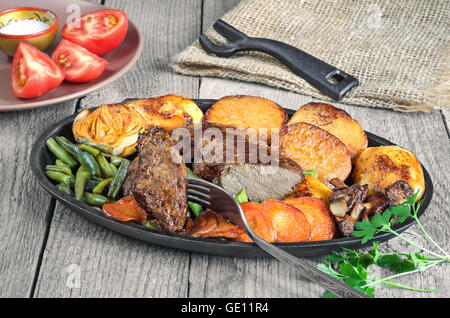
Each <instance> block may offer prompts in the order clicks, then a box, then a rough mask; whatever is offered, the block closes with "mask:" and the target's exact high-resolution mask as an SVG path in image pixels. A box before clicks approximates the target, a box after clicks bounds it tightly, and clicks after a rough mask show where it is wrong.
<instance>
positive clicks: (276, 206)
mask: <svg viewBox="0 0 450 318" xmlns="http://www.w3.org/2000/svg"><path fill="white" fill-rule="evenodd" d="M261 205H262V206H263V207H264V208H265V209H266V213H268V214H269V215H270V217H271V219H272V224H273V227H274V228H275V231H276V232H277V240H276V241H277V242H302V241H307V240H309V238H310V236H311V226H310V224H309V222H308V220H307V219H306V217H305V215H304V214H303V212H302V211H300V210H298V209H297V208H295V207H293V206H292V205H289V204H286V203H284V202H283V201H279V200H275V199H269V200H266V201H264V202H263V203H261Z"/></svg>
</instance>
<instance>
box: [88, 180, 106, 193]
mask: <svg viewBox="0 0 450 318" xmlns="http://www.w3.org/2000/svg"><path fill="white" fill-rule="evenodd" d="M102 181H103V180H101V181H100V180H94V179H89V180H88V181H87V182H86V185H85V186H84V190H85V191H92V190H94V188H95V187H96V186H98V184H99V183H100V182H102Z"/></svg>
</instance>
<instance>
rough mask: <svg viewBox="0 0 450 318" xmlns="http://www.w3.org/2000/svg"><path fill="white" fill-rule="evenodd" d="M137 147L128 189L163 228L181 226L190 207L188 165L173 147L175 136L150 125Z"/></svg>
mask: <svg viewBox="0 0 450 318" xmlns="http://www.w3.org/2000/svg"><path fill="white" fill-rule="evenodd" d="M138 151H139V159H138V160H136V159H135V161H134V162H133V165H132V166H133V167H132V170H131V172H130V175H129V176H128V177H127V187H126V189H125V191H127V192H131V194H132V195H133V196H134V197H135V199H136V201H137V202H138V204H139V205H140V206H141V207H142V208H143V209H144V210H145V211H146V212H147V213H149V214H150V216H149V217H151V218H155V219H156V220H157V221H158V224H159V225H160V226H161V227H162V229H164V230H167V231H170V232H175V231H178V230H181V229H182V228H183V226H184V223H185V221H186V210H187V198H186V181H185V176H186V166H185V164H184V162H182V160H181V157H180V156H179V154H178V153H177V152H175V151H174V143H173V141H172V139H171V138H170V136H169V134H168V133H167V132H166V131H164V130H163V129H160V128H148V129H147V131H146V132H144V133H141V134H139V137H138ZM128 183H129V184H128Z"/></svg>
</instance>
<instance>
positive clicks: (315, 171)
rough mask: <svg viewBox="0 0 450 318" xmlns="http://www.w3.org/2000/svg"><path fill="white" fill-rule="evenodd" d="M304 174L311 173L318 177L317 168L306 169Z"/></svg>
mask: <svg viewBox="0 0 450 318" xmlns="http://www.w3.org/2000/svg"><path fill="white" fill-rule="evenodd" d="M303 174H304V175H305V176H306V175H308V174H309V175H310V176H313V177H314V178H317V170H316V169H309V170H304V171H303Z"/></svg>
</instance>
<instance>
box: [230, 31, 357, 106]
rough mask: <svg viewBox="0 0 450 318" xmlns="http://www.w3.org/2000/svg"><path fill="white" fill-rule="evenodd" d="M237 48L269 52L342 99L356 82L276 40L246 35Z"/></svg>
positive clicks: (328, 94) (301, 75)
mask: <svg viewBox="0 0 450 318" xmlns="http://www.w3.org/2000/svg"><path fill="white" fill-rule="evenodd" d="M237 51H260V52H264V53H267V54H270V55H272V56H273V57H275V58H277V59H279V60H280V61H281V62H283V63H284V64H285V65H286V66H287V67H288V68H289V69H290V70H291V71H292V72H294V73H295V74H297V75H298V76H300V77H301V78H303V79H304V80H306V81H307V82H308V83H309V84H311V85H312V86H313V87H315V88H317V89H318V90H319V91H321V92H322V93H323V94H325V95H327V96H329V97H331V98H332V99H334V100H336V101H339V100H341V99H342V98H343V97H344V96H345V94H346V93H347V92H348V91H349V90H350V89H352V88H353V87H355V86H358V84H359V82H358V80H357V79H356V78H355V77H353V76H352V75H350V74H348V73H346V72H344V71H342V70H340V69H338V68H336V67H334V66H331V65H330V64H327V63H325V62H324V61H321V60H319V59H318V58H316V57H314V56H312V55H310V54H308V53H306V52H304V51H302V50H300V49H298V48H296V47H293V46H291V45H289V44H286V43H283V42H279V41H276V40H271V39H264V38H252V37H246V38H245V39H242V40H240V41H239V44H238V49H237Z"/></svg>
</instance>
